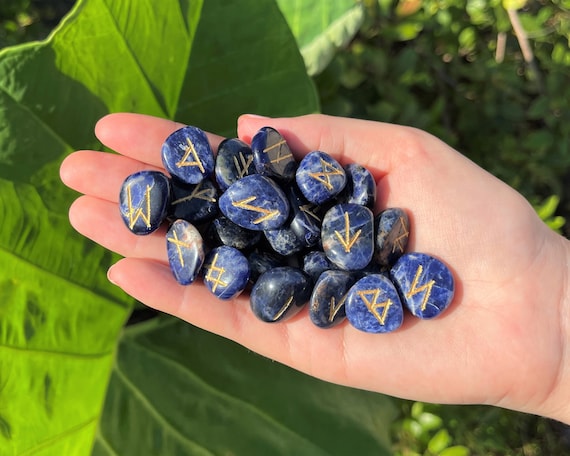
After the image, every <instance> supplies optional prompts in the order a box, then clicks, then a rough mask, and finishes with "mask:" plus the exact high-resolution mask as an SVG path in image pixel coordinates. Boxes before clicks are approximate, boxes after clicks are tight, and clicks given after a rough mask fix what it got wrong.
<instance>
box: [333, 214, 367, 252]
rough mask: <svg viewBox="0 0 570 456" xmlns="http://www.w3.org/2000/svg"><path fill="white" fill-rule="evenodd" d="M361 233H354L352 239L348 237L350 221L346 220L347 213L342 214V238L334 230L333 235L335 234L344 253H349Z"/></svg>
mask: <svg viewBox="0 0 570 456" xmlns="http://www.w3.org/2000/svg"><path fill="white" fill-rule="evenodd" d="M361 232H362V230H358V231H357V232H356V233H354V236H353V237H352V238H351V237H350V219H349V218H348V212H345V213H344V237H343V236H342V235H341V234H340V233H339V232H338V231H337V230H334V234H336V237H337V238H338V240H339V241H340V243H341V244H342V246H343V247H344V251H345V252H346V253H350V249H351V248H352V246H353V245H354V243H355V242H356V240H357V239H358V238H359V236H360V233H361Z"/></svg>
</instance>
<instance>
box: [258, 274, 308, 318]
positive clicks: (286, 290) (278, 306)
mask: <svg viewBox="0 0 570 456" xmlns="http://www.w3.org/2000/svg"><path fill="white" fill-rule="evenodd" d="M312 284H313V282H312V280H311V279H310V277H309V276H308V275H307V274H305V273H304V272H303V271H301V270H300V269H297V268H292V267H290V266H282V267H278V268H274V269H270V270H269V271H267V272H265V273H263V274H262V275H261V276H259V278H258V279H257V282H256V283H255V285H254V287H253V288H252V290H251V295H250V305H251V310H252V311H253V314H254V315H255V316H256V317H257V318H259V319H260V320H262V321H265V322H268V323H274V322H277V321H283V320H286V319H287V318H290V317H292V316H293V315H295V314H296V313H297V312H298V311H299V310H301V308H302V307H303V306H304V305H305V304H306V303H307V301H308V300H309V298H310V297H311V290H312Z"/></svg>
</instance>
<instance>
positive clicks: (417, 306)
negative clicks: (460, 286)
mask: <svg viewBox="0 0 570 456" xmlns="http://www.w3.org/2000/svg"><path fill="white" fill-rule="evenodd" d="M390 277H391V278H392V281H393V282H394V285H396V288H397V289H398V292H399V293H400V297H401V298H402V302H403V303H404V305H405V306H406V307H407V308H408V310H409V311H410V312H411V313H412V314H413V315H415V316H416V317H418V318H422V319H428V318H434V317H437V316H438V315H439V314H440V313H441V312H443V311H444V310H445V309H447V307H448V306H449V304H450V303H451V301H452V299H453V295H454V293H455V282H454V280H453V275H452V274H451V271H450V270H449V268H448V267H447V266H446V265H445V264H443V263H442V262H441V261H440V260H438V259H437V258H434V257H432V256H429V255H426V254H425V253H406V254H404V255H402V256H401V257H400V259H399V260H398V261H397V262H396V264H395V265H394V267H393V268H392V269H391V270H390Z"/></svg>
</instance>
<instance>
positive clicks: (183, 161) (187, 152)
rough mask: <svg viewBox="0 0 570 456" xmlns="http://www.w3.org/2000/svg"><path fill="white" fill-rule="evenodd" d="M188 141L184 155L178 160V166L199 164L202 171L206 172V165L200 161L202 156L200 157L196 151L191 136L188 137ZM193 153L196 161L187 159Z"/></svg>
mask: <svg viewBox="0 0 570 456" xmlns="http://www.w3.org/2000/svg"><path fill="white" fill-rule="evenodd" d="M186 142H187V143H188V145H187V146H186V149H185V150H184V156H183V157H182V158H181V159H180V161H178V162H177V163H176V166H178V167H179V168H180V167H182V166H197V167H198V169H200V171H202V172H203V173H204V172H206V171H205V170H204V165H202V162H201V161H200V158H199V157H198V152H196V149H195V148H194V144H192V141H190V138H186ZM190 155H192V157H193V158H194V161H187V160H188V157H189V156H190Z"/></svg>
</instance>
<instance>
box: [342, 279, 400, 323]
mask: <svg viewBox="0 0 570 456" xmlns="http://www.w3.org/2000/svg"><path fill="white" fill-rule="evenodd" d="M345 311H346V317H347V319H348V321H349V322H350V324H351V325H352V326H354V327H355V328H356V329H359V330H360V331H364V332H367V333H387V332H391V331H394V330H396V329H398V328H399V327H400V326H401V325H402V321H403V320H404V310H403V308H402V303H401V301H400V297H399V296H398V292H397V291H396V288H395V287H394V285H393V284H392V282H390V280H389V279H388V278H387V277H385V276H383V275H381V274H370V275H367V276H366V277H363V278H362V279H360V280H359V281H358V282H356V283H355V284H354V285H353V286H352V288H351V289H350V290H349V292H348V294H347V296H346V302H345Z"/></svg>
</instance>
